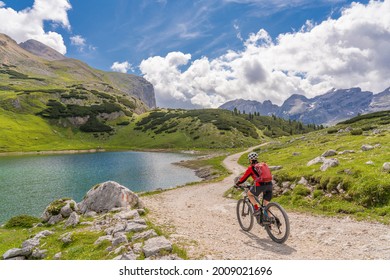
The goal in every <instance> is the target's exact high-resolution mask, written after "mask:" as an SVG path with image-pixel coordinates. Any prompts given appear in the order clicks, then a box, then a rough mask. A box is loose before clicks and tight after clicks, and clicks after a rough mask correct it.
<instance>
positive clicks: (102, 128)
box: [80, 117, 112, 132]
mask: <svg viewBox="0 0 390 280" xmlns="http://www.w3.org/2000/svg"><path fill="white" fill-rule="evenodd" d="M80 130H81V131H84V132H110V131H111V130H112V127H111V126H108V125H106V124H104V123H101V122H100V121H98V120H97V119H96V117H90V118H89V119H88V121H87V122H86V123H85V124H83V125H82V126H80Z"/></svg>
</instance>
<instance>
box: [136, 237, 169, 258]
mask: <svg viewBox="0 0 390 280" xmlns="http://www.w3.org/2000/svg"><path fill="white" fill-rule="evenodd" d="M161 250H166V251H168V252H171V251H172V243H171V242H170V241H169V240H167V239H166V238H165V237H164V236H159V237H154V238H151V239H148V240H146V241H145V245H144V247H143V252H144V254H145V257H146V258H148V257H150V256H153V255H157V254H158V253H159V252H160V251H161Z"/></svg>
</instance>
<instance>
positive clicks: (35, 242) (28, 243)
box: [22, 237, 40, 251]
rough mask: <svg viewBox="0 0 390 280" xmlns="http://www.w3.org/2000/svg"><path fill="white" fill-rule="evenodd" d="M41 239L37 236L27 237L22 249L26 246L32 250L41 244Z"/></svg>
mask: <svg viewBox="0 0 390 280" xmlns="http://www.w3.org/2000/svg"><path fill="white" fill-rule="evenodd" d="M39 241H40V239H39V238H36V237H33V238H30V239H27V240H25V241H24V242H23V243H22V249H24V248H26V249H28V250H30V251H31V250H32V249H33V248H35V247H37V246H39Z"/></svg>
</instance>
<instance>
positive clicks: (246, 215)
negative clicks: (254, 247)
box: [236, 199, 254, 231]
mask: <svg viewBox="0 0 390 280" xmlns="http://www.w3.org/2000/svg"><path fill="white" fill-rule="evenodd" d="M236 211H237V220H238V223H239V224H240V227H241V228H242V230H244V231H250V230H251V229H252V227H253V220H254V218H253V209H252V205H251V204H250V202H249V201H248V200H244V199H240V200H239V201H238V202H237V208H236Z"/></svg>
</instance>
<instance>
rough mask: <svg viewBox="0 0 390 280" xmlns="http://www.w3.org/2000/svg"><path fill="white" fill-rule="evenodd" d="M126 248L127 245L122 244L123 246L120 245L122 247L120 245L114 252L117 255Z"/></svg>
mask: <svg viewBox="0 0 390 280" xmlns="http://www.w3.org/2000/svg"><path fill="white" fill-rule="evenodd" d="M125 250H126V246H125V245H122V246H120V247H118V248H116V249H115V251H114V254H115V255H119V254H120V253H121V252H123V251H125Z"/></svg>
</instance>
